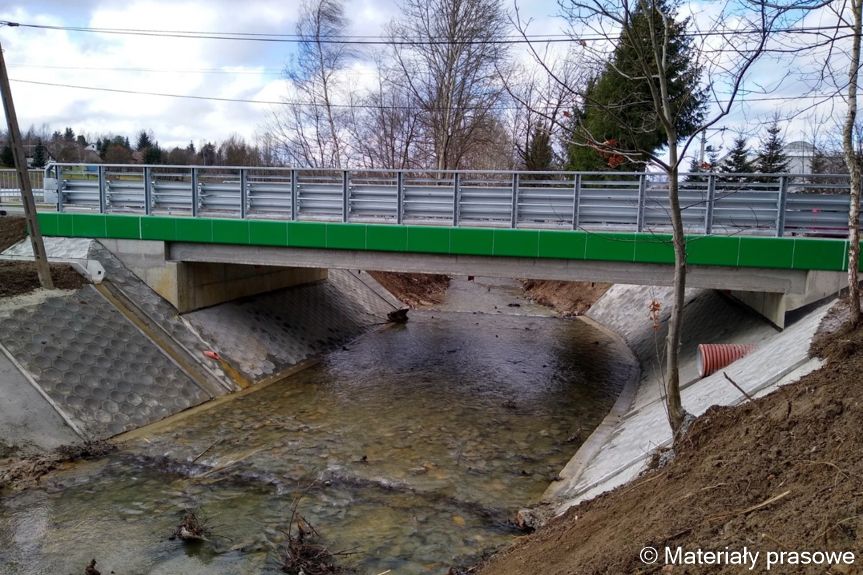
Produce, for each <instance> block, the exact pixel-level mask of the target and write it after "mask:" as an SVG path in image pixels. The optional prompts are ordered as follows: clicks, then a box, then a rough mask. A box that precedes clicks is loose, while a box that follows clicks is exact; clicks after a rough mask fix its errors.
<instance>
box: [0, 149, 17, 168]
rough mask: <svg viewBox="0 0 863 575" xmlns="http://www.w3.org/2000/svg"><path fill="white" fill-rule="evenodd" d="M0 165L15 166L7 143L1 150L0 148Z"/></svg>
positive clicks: (13, 157)
mask: <svg viewBox="0 0 863 575" xmlns="http://www.w3.org/2000/svg"><path fill="white" fill-rule="evenodd" d="M0 165H3V166H5V167H7V168H14V167H15V155H14V154H13V153H12V148H11V147H9V146H8V145H6V146H3V150H0Z"/></svg>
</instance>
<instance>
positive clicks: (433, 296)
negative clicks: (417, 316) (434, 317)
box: [369, 272, 449, 308]
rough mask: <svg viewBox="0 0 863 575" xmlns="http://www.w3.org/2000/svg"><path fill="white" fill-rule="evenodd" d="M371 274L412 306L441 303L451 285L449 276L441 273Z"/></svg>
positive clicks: (397, 296)
mask: <svg viewBox="0 0 863 575" xmlns="http://www.w3.org/2000/svg"><path fill="white" fill-rule="evenodd" d="M369 275H371V276H372V277H373V278H375V280H376V281H377V282H378V283H379V284H381V285H382V286H384V287H385V288H386V289H387V291H389V292H390V293H391V294H393V295H394V296H395V297H396V298H398V299H399V300H401V301H403V302H404V303H405V304H407V305H408V306H410V307H412V308H418V307H426V306H430V305H434V304H439V303H441V302H442V301H443V297H444V294H446V290H447V288H448V287H449V276H446V275H441V274H408V273H398V272H369Z"/></svg>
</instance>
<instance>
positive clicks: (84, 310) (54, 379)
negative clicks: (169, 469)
mask: <svg viewBox="0 0 863 575" xmlns="http://www.w3.org/2000/svg"><path fill="white" fill-rule="evenodd" d="M2 316H3V317H2V321H0V343H2V345H3V346H4V347H5V348H6V349H7V350H8V351H9V354H10V355H12V356H13V357H14V358H15V359H16V361H17V362H18V363H19V364H20V366H21V367H22V368H23V370H25V371H26V373H27V374H29V376H30V377H32V379H33V380H34V381H35V382H36V383H37V384H38V385H39V386H40V387H41V389H43V390H44V391H45V393H46V394H47V395H48V396H50V398H51V399H52V400H53V401H54V402H55V403H56V404H57V405H58V406H60V408H61V409H62V410H63V412H64V413H66V414H67V415H68V416H69V418H70V419H71V421H73V422H74V424H75V425H76V426H77V427H78V428H79V429H80V430H81V431H82V433H83V434H85V435H86V436H87V437H89V438H104V437H110V436H112V435H116V434H117V433H121V432H123V431H126V430H128V429H132V428H134V427H139V426H141V425H145V424H147V423H151V422H153V421H157V420H159V419H161V418H163V417H165V416H167V415H170V414H172V413H176V412H177V411H181V410H183V409H186V408H188V407H191V406H193V405H197V404H199V403H201V402H203V401H206V400H207V399H209V398H210V395H209V394H207V393H206V392H205V391H204V390H203V389H201V388H200V387H199V386H198V385H196V384H195V383H194V381H192V380H191V379H190V378H189V377H188V376H187V375H186V374H185V373H183V372H182V371H181V370H179V369H178V368H177V366H176V364H174V363H173V362H172V361H171V360H170V359H169V358H168V357H167V356H166V355H165V354H164V353H163V352H162V350H161V349H159V348H158V347H157V346H156V345H154V344H153V343H152V342H151V341H150V340H149V339H148V338H147V337H145V336H144V334H143V333H141V332H140V331H139V330H138V329H137V328H136V327H135V326H133V325H132V324H131V323H129V322H128V321H127V320H126V318H124V317H123V316H122V315H121V314H120V313H119V312H118V311H117V310H115V309H114V308H113V307H112V306H110V305H109V304H108V303H107V302H106V300H104V299H103V298H102V296H101V295H100V294H98V293H97V292H96V290H95V288H94V287H93V286H86V287H84V288H82V289H80V290H78V291H76V292H73V293H71V294H68V295H62V296H59V297H53V298H50V299H46V300H44V301H42V302H40V303H38V304H36V305H32V306H26V307H19V308H17V309H6V310H4V311H3V314H2Z"/></svg>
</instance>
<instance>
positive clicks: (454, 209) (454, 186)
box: [452, 172, 461, 226]
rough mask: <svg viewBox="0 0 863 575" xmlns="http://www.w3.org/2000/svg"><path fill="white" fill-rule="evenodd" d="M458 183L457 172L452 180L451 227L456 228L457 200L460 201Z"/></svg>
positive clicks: (457, 217) (457, 215) (457, 219)
mask: <svg viewBox="0 0 863 575" xmlns="http://www.w3.org/2000/svg"><path fill="white" fill-rule="evenodd" d="M459 182H460V178H459V174H458V172H456V173H455V174H454V175H453V178H452V225H453V226H458V221H459V209H458V206H459V200H460V199H461V198H460V197H459V196H460V195H461V192H460V190H459V188H460V187H461V186H460V185H459Z"/></svg>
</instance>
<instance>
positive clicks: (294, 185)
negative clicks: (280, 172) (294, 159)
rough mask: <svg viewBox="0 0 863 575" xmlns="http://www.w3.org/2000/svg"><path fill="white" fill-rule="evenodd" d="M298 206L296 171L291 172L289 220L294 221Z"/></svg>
mask: <svg viewBox="0 0 863 575" xmlns="http://www.w3.org/2000/svg"><path fill="white" fill-rule="evenodd" d="M298 210H299V206H298V205H297V171H296V170H291V219H292V220H296V219H297V216H298V215H299V213H298Z"/></svg>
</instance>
